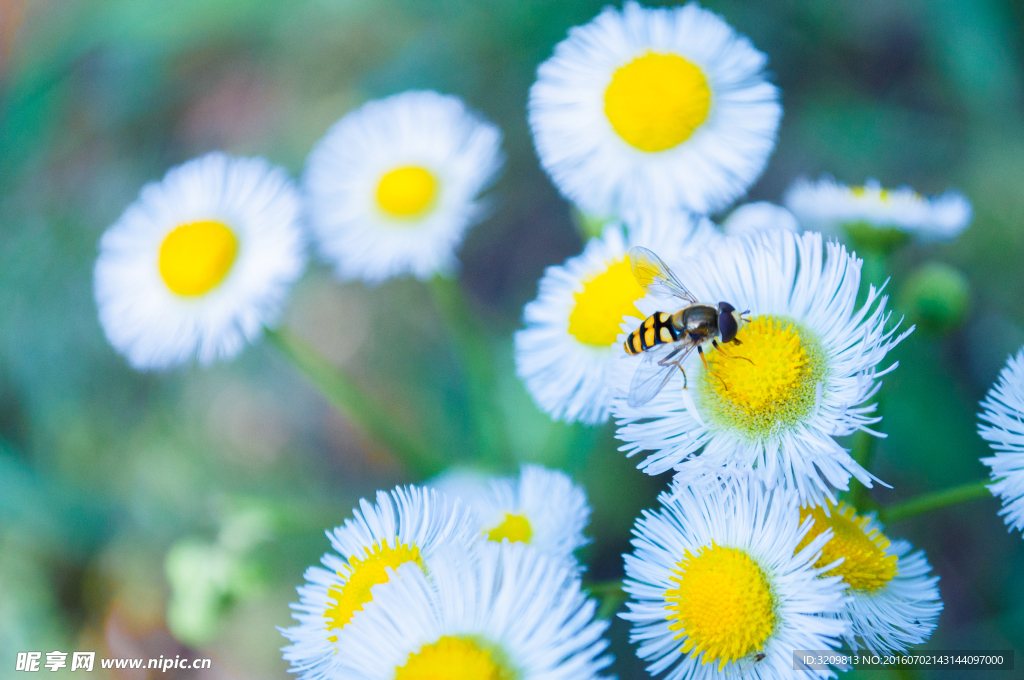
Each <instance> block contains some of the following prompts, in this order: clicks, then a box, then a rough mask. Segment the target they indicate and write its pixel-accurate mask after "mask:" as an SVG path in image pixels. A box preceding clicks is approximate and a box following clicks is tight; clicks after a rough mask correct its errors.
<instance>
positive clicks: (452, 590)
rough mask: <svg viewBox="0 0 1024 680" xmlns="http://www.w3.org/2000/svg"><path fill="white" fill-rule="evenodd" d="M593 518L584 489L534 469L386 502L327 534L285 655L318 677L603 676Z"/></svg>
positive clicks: (454, 478) (471, 679)
mask: <svg viewBox="0 0 1024 680" xmlns="http://www.w3.org/2000/svg"><path fill="white" fill-rule="evenodd" d="M589 516H590V507H589V506H588V504H587V499H586V495H585V493H584V492H583V490H582V489H581V488H580V487H578V486H576V485H575V484H574V483H573V482H572V480H571V479H570V478H569V477H568V476H567V475H565V474H564V473H562V472H558V471H552V470H547V469H544V468H542V467H539V466H535V465H524V466H523V468H522V471H521V473H520V476H519V477H518V478H515V479H506V478H495V479H488V478H485V477H483V476H482V475H479V474H474V473H471V472H468V471H466V472H449V473H447V474H445V475H443V476H442V477H440V478H438V479H436V480H435V481H434V482H433V483H432V484H431V485H430V486H427V487H416V486H410V487H405V488H398V489H396V490H394V491H392V492H391V493H387V492H383V491H381V492H378V493H377V503H376V504H375V505H374V504H370V503H369V502H368V501H365V500H364V501H362V502H361V503H360V507H359V509H357V510H354V511H353V518H352V519H349V520H346V521H345V524H344V526H340V527H337V528H336V529H334V530H333V531H331V532H328V534H327V535H328V538H329V539H330V541H331V545H332V547H333V548H334V550H335V551H336V552H335V553H328V554H326V555H324V557H323V559H322V560H321V562H322V564H323V566H324V568H320V567H310V568H309V570H307V572H306V585H304V586H302V587H300V588H299V595H300V602H299V604H297V605H294V608H295V610H296V614H295V618H296V619H297V620H298V622H299V623H298V625H296V626H293V627H291V628H288V629H284V630H282V631H281V632H282V633H283V634H284V635H285V637H287V638H288V639H289V640H291V642H292V644H291V645H289V646H288V647H286V648H285V649H284V658H285V659H286V660H287V661H289V662H290V663H291V666H292V670H294V671H296V672H298V673H301V677H303V678H306V679H308V680H314V679H316V680H321V679H322V680H338V679H349V678H352V679H356V678H360V679H362V678H366V679H370V678H373V679H374V680H407V679H416V680H426V679H428V678H429V679H435V678H452V679H453V680H478V679H485V680H506V679H507V680H512V679H516V678H524V679H525V678H552V679H555V680H574V679H580V680H589V679H590V678H597V677H598V673H599V672H600V671H601V670H602V669H603V668H605V667H606V666H608V664H610V663H611V659H610V657H608V656H607V655H605V654H604V653H603V652H604V650H605V648H606V647H607V644H608V643H607V641H606V640H604V639H603V638H602V635H603V633H604V631H605V629H606V628H607V627H608V622H607V621H605V620H600V619H595V617H594V614H595V612H596V608H597V602H596V601H595V600H593V599H590V598H588V597H587V596H586V594H585V593H584V591H583V589H582V586H581V569H580V566H579V565H578V564H577V562H576V561H575V559H574V557H573V550H575V549H576V548H578V547H579V546H581V545H583V544H584V543H585V542H586V539H585V538H584V536H583V530H584V528H585V527H586V525H587V523H588V521H589Z"/></svg>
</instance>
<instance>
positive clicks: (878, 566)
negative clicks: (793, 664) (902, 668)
mask: <svg viewBox="0 0 1024 680" xmlns="http://www.w3.org/2000/svg"><path fill="white" fill-rule="evenodd" d="M800 516H801V518H802V519H806V518H807V517H812V518H813V521H814V527H813V528H812V529H811V532H810V533H809V534H807V536H806V537H805V538H804V540H803V541H802V543H801V545H803V544H806V543H808V542H810V541H811V540H812V539H813V538H814V537H816V536H818V535H819V534H821V533H822V532H824V531H826V530H829V529H831V531H832V539H831V540H830V541H829V542H828V543H826V544H825V546H824V548H823V549H822V554H821V558H820V559H819V560H818V561H817V563H816V564H815V566H816V567H821V568H826V567H828V566H829V565H830V564H833V563H836V561H837V560H842V562H841V563H840V564H839V565H838V566H836V567H834V568H832V569H831V570H829V571H827V572H826V573H827V574H829V575H838V576H840V577H842V579H843V583H846V584H847V585H848V586H849V589H848V590H847V591H846V593H847V595H848V597H849V599H848V600H847V602H846V607H845V609H844V612H843V617H844V618H845V619H847V620H848V621H849V622H850V632H849V634H847V635H845V636H844V637H845V638H846V643H847V644H848V645H849V646H850V648H851V649H853V650H854V651H856V650H857V649H858V648H859V646H863V647H865V648H867V649H868V651H870V652H872V653H875V654H893V653H896V654H902V653H905V652H906V651H907V649H908V648H909V647H911V646H912V645H919V644H921V643H922V642H924V641H925V640H927V639H928V638H929V637H930V636H931V634H932V632H933V631H934V630H935V626H936V621H937V619H938V617H939V612H941V611H942V600H941V599H940V598H939V589H938V587H937V585H936V584H937V583H938V582H939V577H938V576H931V575H930V574H931V566H929V564H928V560H927V558H925V555H924V551H921V550H918V551H917V552H915V553H911V552H910V551H911V548H912V546H911V545H910V543H908V542H907V541H895V542H892V543H890V542H889V539H888V538H886V537H885V535H884V534H883V533H882V531H883V529H884V527H883V526H882V524H881V523H880V522H879V521H878V520H877V519H875V515H874V513H869V514H865V515H857V514H856V511H855V510H854V509H853V508H851V507H849V506H848V505H846V504H845V503H840V504H839V505H838V506H835V505H831V504H830V505H829V511H828V513H827V514H826V512H825V510H824V509H823V508H821V507H814V508H804V509H802V510H801V511H800Z"/></svg>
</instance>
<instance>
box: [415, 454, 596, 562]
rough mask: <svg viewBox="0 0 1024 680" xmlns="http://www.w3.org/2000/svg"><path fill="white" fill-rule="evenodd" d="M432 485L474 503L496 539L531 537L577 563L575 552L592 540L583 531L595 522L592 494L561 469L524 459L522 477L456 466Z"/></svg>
mask: <svg viewBox="0 0 1024 680" xmlns="http://www.w3.org/2000/svg"><path fill="white" fill-rule="evenodd" d="M431 486H432V487H434V488H435V489H437V490H438V491H441V492H442V493H444V494H445V495H447V496H448V497H449V498H459V499H461V500H462V501H463V502H464V503H466V504H467V505H468V506H470V507H471V508H473V509H474V510H475V511H476V513H477V517H478V518H479V528H480V533H481V534H482V535H484V536H486V537H487V538H488V539H490V540H491V541H497V542H501V541H503V540H506V541H510V542H513V543H514V542H522V543H526V544H528V545H531V546H533V547H534V548H536V549H537V550H539V551H540V552H542V553H545V554H547V555H551V556H552V557H557V558H564V559H568V560H570V561H572V562H573V563H575V558H574V557H573V552H574V551H575V550H576V549H577V548H580V547H582V546H584V545H586V544H587V543H589V542H590V540H589V539H587V538H586V537H585V536H584V535H583V530H584V529H586V527H587V524H588V523H589V522H590V505H589V504H588V503H587V494H586V492H585V491H584V490H583V488H582V487H581V486H578V485H577V484H575V483H573V481H572V477H570V476H569V475H567V474H566V473H564V472H562V471H561V470H549V469H547V468H545V467H543V466H541V465H535V464H531V463H524V464H523V466H522V468H521V470H520V473H519V478H518V479H516V478H503V477H490V478H488V477H485V476H482V475H473V474H471V473H466V472H464V471H456V472H455V473H445V474H444V475H441V476H440V477H439V478H438V479H437V480H436V481H434V482H432V483H431Z"/></svg>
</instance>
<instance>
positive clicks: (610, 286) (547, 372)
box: [515, 213, 720, 425]
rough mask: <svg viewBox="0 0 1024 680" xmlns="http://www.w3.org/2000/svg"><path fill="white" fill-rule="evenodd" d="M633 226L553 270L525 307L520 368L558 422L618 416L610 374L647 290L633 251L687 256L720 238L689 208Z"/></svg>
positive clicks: (615, 229)
mask: <svg viewBox="0 0 1024 680" xmlns="http://www.w3.org/2000/svg"><path fill="white" fill-rule="evenodd" d="M631 223H632V224H631V226H630V228H629V229H628V230H627V231H623V228H622V227H621V226H620V225H618V224H613V225H609V226H607V227H605V229H604V233H603V234H602V235H601V237H600V238H592V239H590V241H588V242H587V245H586V247H585V248H584V250H583V253H582V254H581V255H577V256H576V257H572V258H569V259H568V260H566V262H565V264H563V265H559V266H552V267H548V268H547V270H546V271H545V272H544V277H543V278H542V279H541V280H540V283H539V284H538V294H537V299H536V300H534V301H533V302H530V303H529V304H527V305H526V307H525V308H524V309H523V321H524V323H525V325H526V328H524V329H522V330H520V331H517V332H516V334H515V354H516V373H517V374H518V375H519V377H520V378H522V380H523V382H524V383H525V384H526V389H527V391H528V392H529V393H530V395H531V396H532V397H533V400H534V402H535V403H536V404H537V406H538V407H539V408H540V409H541V410H542V411H544V412H545V413H547V414H548V415H550V416H551V417H552V418H554V419H555V420H564V421H566V422H569V423H572V422H577V421H579V422H583V423H586V424H588V425H594V424H598V423H603V422H605V421H606V420H608V417H609V415H610V414H611V398H612V394H611V392H610V391H609V390H608V376H609V372H610V370H611V368H612V366H613V364H614V361H615V358H616V357H617V356H618V355H620V354H623V350H622V346H621V342H620V341H619V333H620V328H619V326H620V324H621V323H622V317H623V316H630V317H632V316H636V315H638V314H639V313H640V312H639V311H638V310H637V307H636V304H635V303H636V301H637V300H639V299H640V298H642V297H643V296H644V291H643V289H642V288H641V287H640V285H639V284H638V283H637V282H636V278H635V277H634V276H633V271H632V268H631V266H630V262H629V259H628V258H627V257H626V252H627V251H628V250H629V249H630V248H631V247H633V246H636V245H642V246H645V247H648V248H654V249H657V250H658V251H659V252H665V253H672V254H673V255H675V256H678V257H683V256H685V255H687V254H693V253H696V252H698V251H699V250H701V249H702V248H705V247H707V246H708V245H710V244H711V243H713V242H715V241H716V240H717V239H718V238H719V237H720V235H719V234H718V232H717V231H716V230H715V228H714V227H713V226H712V225H711V223H710V222H709V221H708V220H706V219H702V218H701V219H698V218H694V217H690V216H688V215H686V214H683V213H672V214H669V213H657V214H645V215H642V216H637V217H636V218H635V219H631Z"/></svg>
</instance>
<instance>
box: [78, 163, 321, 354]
mask: <svg viewBox="0 0 1024 680" xmlns="http://www.w3.org/2000/svg"><path fill="white" fill-rule="evenodd" d="M299 215H300V207H299V196H298V193H297V191H296V190H295V188H294V186H293V184H292V181H291V179H290V178H289V177H288V175H287V173H285V171H284V170H282V169H280V168H278V167H275V166H272V165H270V164H269V163H267V162H266V161H265V160H263V159H261V158H233V157H231V156H228V155H226V154H223V153H219V152H215V153H210V154H207V155H205V156H202V157H200V158H196V159H194V160H191V161H189V162H187V163H184V164H182V165H179V166H177V167H175V168H172V169H170V170H169V171H168V172H167V174H166V175H165V176H164V178H163V179H162V180H161V181H159V182H152V183H150V184H147V185H146V186H144V187H143V188H142V191H141V192H140V193H139V198H138V200H137V201H135V203H133V204H131V205H130V206H128V208H127V209H126V210H125V211H124V214H123V215H121V218H120V219H119V220H118V221H117V222H116V223H115V224H114V225H113V226H111V227H110V228H109V229H107V231H106V232H105V233H104V234H103V238H102V239H101V240H100V254H99V258H97V260H96V268H95V271H94V289H95V296H96V306H97V308H98V309H99V318H100V323H101V324H102V325H103V330H104V332H105V333H106V336H107V339H108V340H109V341H110V344H111V345H113V346H114V348H115V349H117V350H118V351H119V352H121V353H122V354H123V355H124V356H125V357H126V358H127V359H128V362H129V363H130V364H131V365H132V366H133V367H135V368H137V369H140V370H146V369H166V368H170V367H172V366H176V365H179V364H184V363H187V362H189V361H192V360H195V361H198V362H199V363H200V364H202V365H208V364H210V363H212V362H213V361H215V360H217V359H227V358H231V357H233V356H235V355H237V354H238V353H239V352H241V351H242V348H243V347H245V344H246V343H248V342H252V341H254V340H255V339H256V338H257V337H259V335H260V333H261V332H262V330H263V327H264V326H272V325H273V324H275V323H276V322H277V320H278V318H279V317H280V314H281V309H282V307H283V306H284V303H285V300H286V299H287V295H288V291H289V289H290V288H291V285H292V283H293V282H294V281H295V280H296V279H297V278H298V277H299V275H301V273H302V270H303V268H304V267H305V264H306V255H305V244H304V241H303V237H302V232H301V230H300V227H299Z"/></svg>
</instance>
